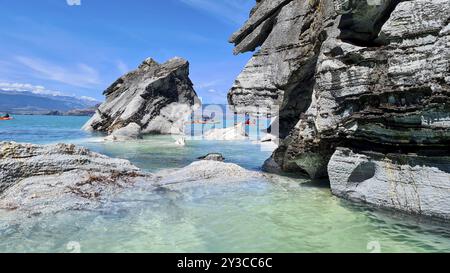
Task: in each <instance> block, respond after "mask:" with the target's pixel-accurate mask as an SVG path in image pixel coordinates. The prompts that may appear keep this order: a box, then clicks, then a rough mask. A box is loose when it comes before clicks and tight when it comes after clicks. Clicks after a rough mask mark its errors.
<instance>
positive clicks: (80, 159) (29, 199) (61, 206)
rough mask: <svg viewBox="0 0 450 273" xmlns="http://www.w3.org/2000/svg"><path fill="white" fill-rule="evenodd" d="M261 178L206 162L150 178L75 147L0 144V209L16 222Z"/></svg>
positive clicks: (128, 165)
mask: <svg viewBox="0 0 450 273" xmlns="http://www.w3.org/2000/svg"><path fill="white" fill-rule="evenodd" d="M262 178H263V175H262V174H260V173H257V172H252V171H248V170H245V169H244V168H242V167H239V166H238V165H235V164H231V163H223V162H218V161H205V160H202V161H198V162H194V163H192V164H191V165H189V166H187V167H185V168H182V169H176V170H165V171H161V172H159V173H157V174H150V173H145V172H142V171H141V170H139V169H138V168H137V167H135V166H133V165H132V164H131V163H130V162H129V161H127V160H122V159H114V158H109V157H106V156H103V155H100V154H97V153H93V152H91V151H89V150H87V149H85V148H80V147H76V146H74V145H66V144H58V145H46V146H39V145H32V144H18V143H13V142H0V210H2V212H8V213H9V212H10V213H11V214H12V217H11V218H13V219H22V218H21V217H22V216H23V217H30V216H38V215H41V214H42V215H45V214H54V213H59V212H65V211H68V210H95V209H102V208H103V207H104V206H105V204H110V203H111V202H113V201H114V200H115V198H120V196H121V195H122V194H127V193H128V192H129V191H134V190H136V191H149V192H150V191H153V190H161V189H169V190H183V189H187V188H191V187H198V186H204V185H210V184H225V185H226V184H228V183H238V182H246V181H249V180H251V179H262Z"/></svg>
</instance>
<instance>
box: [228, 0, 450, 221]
mask: <svg viewBox="0 0 450 273" xmlns="http://www.w3.org/2000/svg"><path fill="white" fill-rule="evenodd" d="M275 4H276V5H275ZM274 5H275V6H274ZM264 22H265V24H266V25H264ZM269 26H270V27H269ZM231 41H232V42H234V43H235V44H236V52H243V51H246V50H253V49H256V48H257V47H255V46H254V45H258V46H260V48H259V49H258V51H257V52H256V53H255V55H254V56H253V58H252V59H251V60H250V62H249V63H248V64H247V66H246V67H245V68H244V70H243V72H242V73H241V74H240V75H239V77H238V79H237V80H236V83H235V85H234V86H233V88H232V89H231V91H230V94H229V100H230V103H232V104H235V105H236V107H237V108H238V109H239V108H241V109H243V111H245V109H248V108H249V105H250V106H251V105H252V103H253V102H252V99H253V100H254V101H256V102H257V103H261V102H262V101H264V103H266V104H278V105H279V106H280V114H279V117H280V121H279V122H280V131H281V132H280V135H281V138H282V141H281V145H280V147H279V148H278V149H277V150H276V151H275V152H274V154H273V156H272V158H271V159H269V160H268V161H267V164H266V166H265V167H266V169H267V170H271V171H290V172H301V173H306V174H308V175H309V176H311V177H312V178H319V177H326V176H328V174H329V169H330V168H329V162H330V159H331V158H332V156H333V154H334V153H335V151H336V149H337V148H338V147H344V148H350V149H352V150H354V151H355V152H377V153H381V154H397V155H399V156H400V155H406V154H412V155H416V156H419V157H426V158H430V162H434V161H433V159H434V158H435V159H436V160H437V161H439V159H440V158H442V157H445V156H447V155H448V154H449V152H450V138H449V136H450V128H449V127H450V99H449V94H450V46H449V45H450V1H449V0H434V1H428V0H410V1H401V0H379V1H375V0H374V1H372V0H367V1H344V0H335V1H327V0H317V1H309V0H291V1H269V0H265V1H264V0H263V1H258V4H257V6H256V7H255V9H254V10H253V11H252V14H251V17H250V19H249V21H248V22H247V23H246V24H245V25H244V27H243V28H242V29H241V30H239V31H238V32H237V33H236V34H234V35H233V37H232V39H231ZM249 45H251V46H249ZM394 164H395V163H394ZM430 164H431V163H430ZM444 172H445V171H444ZM419 177H420V178H423V177H424V176H419ZM422 182H423V183H429V182H427V181H422ZM447 182H448V183H450V182H449V181H447ZM333 185H336V183H333V184H332V187H333ZM369 203H371V202H370V201H369ZM398 207H399V208H401V206H398ZM427 214H430V213H427Z"/></svg>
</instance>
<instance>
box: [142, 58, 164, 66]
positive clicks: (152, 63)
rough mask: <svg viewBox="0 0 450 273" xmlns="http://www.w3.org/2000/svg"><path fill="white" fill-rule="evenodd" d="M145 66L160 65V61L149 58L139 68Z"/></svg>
mask: <svg viewBox="0 0 450 273" xmlns="http://www.w3.org/2000/svg"><path fill="white" fill-rule="evenodd" d="M145 66H150V67H153V66H159V63H158V62H157V61H155V60H154V59H153V58H147V59H145V61H144V62H143V63H142V64H141V65H140V66H139V68H142V67H145Z"/></svg>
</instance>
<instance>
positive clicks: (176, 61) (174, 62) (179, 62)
mask: <svg viewBox="0 0 450 273" xmlns="http://www.w3.org/2000/svg"><path fill="white" fill-rule="evenodd" d="M184 65H189V62H188V61H187V60H185V59H183V58H181V57H174V58H172V59H170V60H168V61H167V62H165V63H164V64H163V66H166V67H177V66H184Z"/></svg>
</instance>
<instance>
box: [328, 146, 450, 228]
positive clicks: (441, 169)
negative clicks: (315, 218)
mask: <svg viewBox="0 0 450 273" xmlns="http://www.w3.org/2000/svg"><path fill="white" fill-rule="evenodd" d="M328 173H329V176H330V183H331V189H332V192H333V194H335V195H337V196H339V197H343V198H346V199H349V200H352V201H357V202H363V203H367V204H370V205H373V206H377V207H383V208H389V209H395V210H400V211H404V212H408V213H413V214H419V215H424V216H430V217H436V218H441V219H446V220H450V202H449V200H450V156H449V157H420V156H416V155H397V154H388V155H383V154H376V153H371V152H368V153H355V152H353V151H351V150H350V149H346V148H339V149H337V151H336V152H335V153H334V155H333V156H332V158H331V161H330V163H329V165H328Z"/></svg>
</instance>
